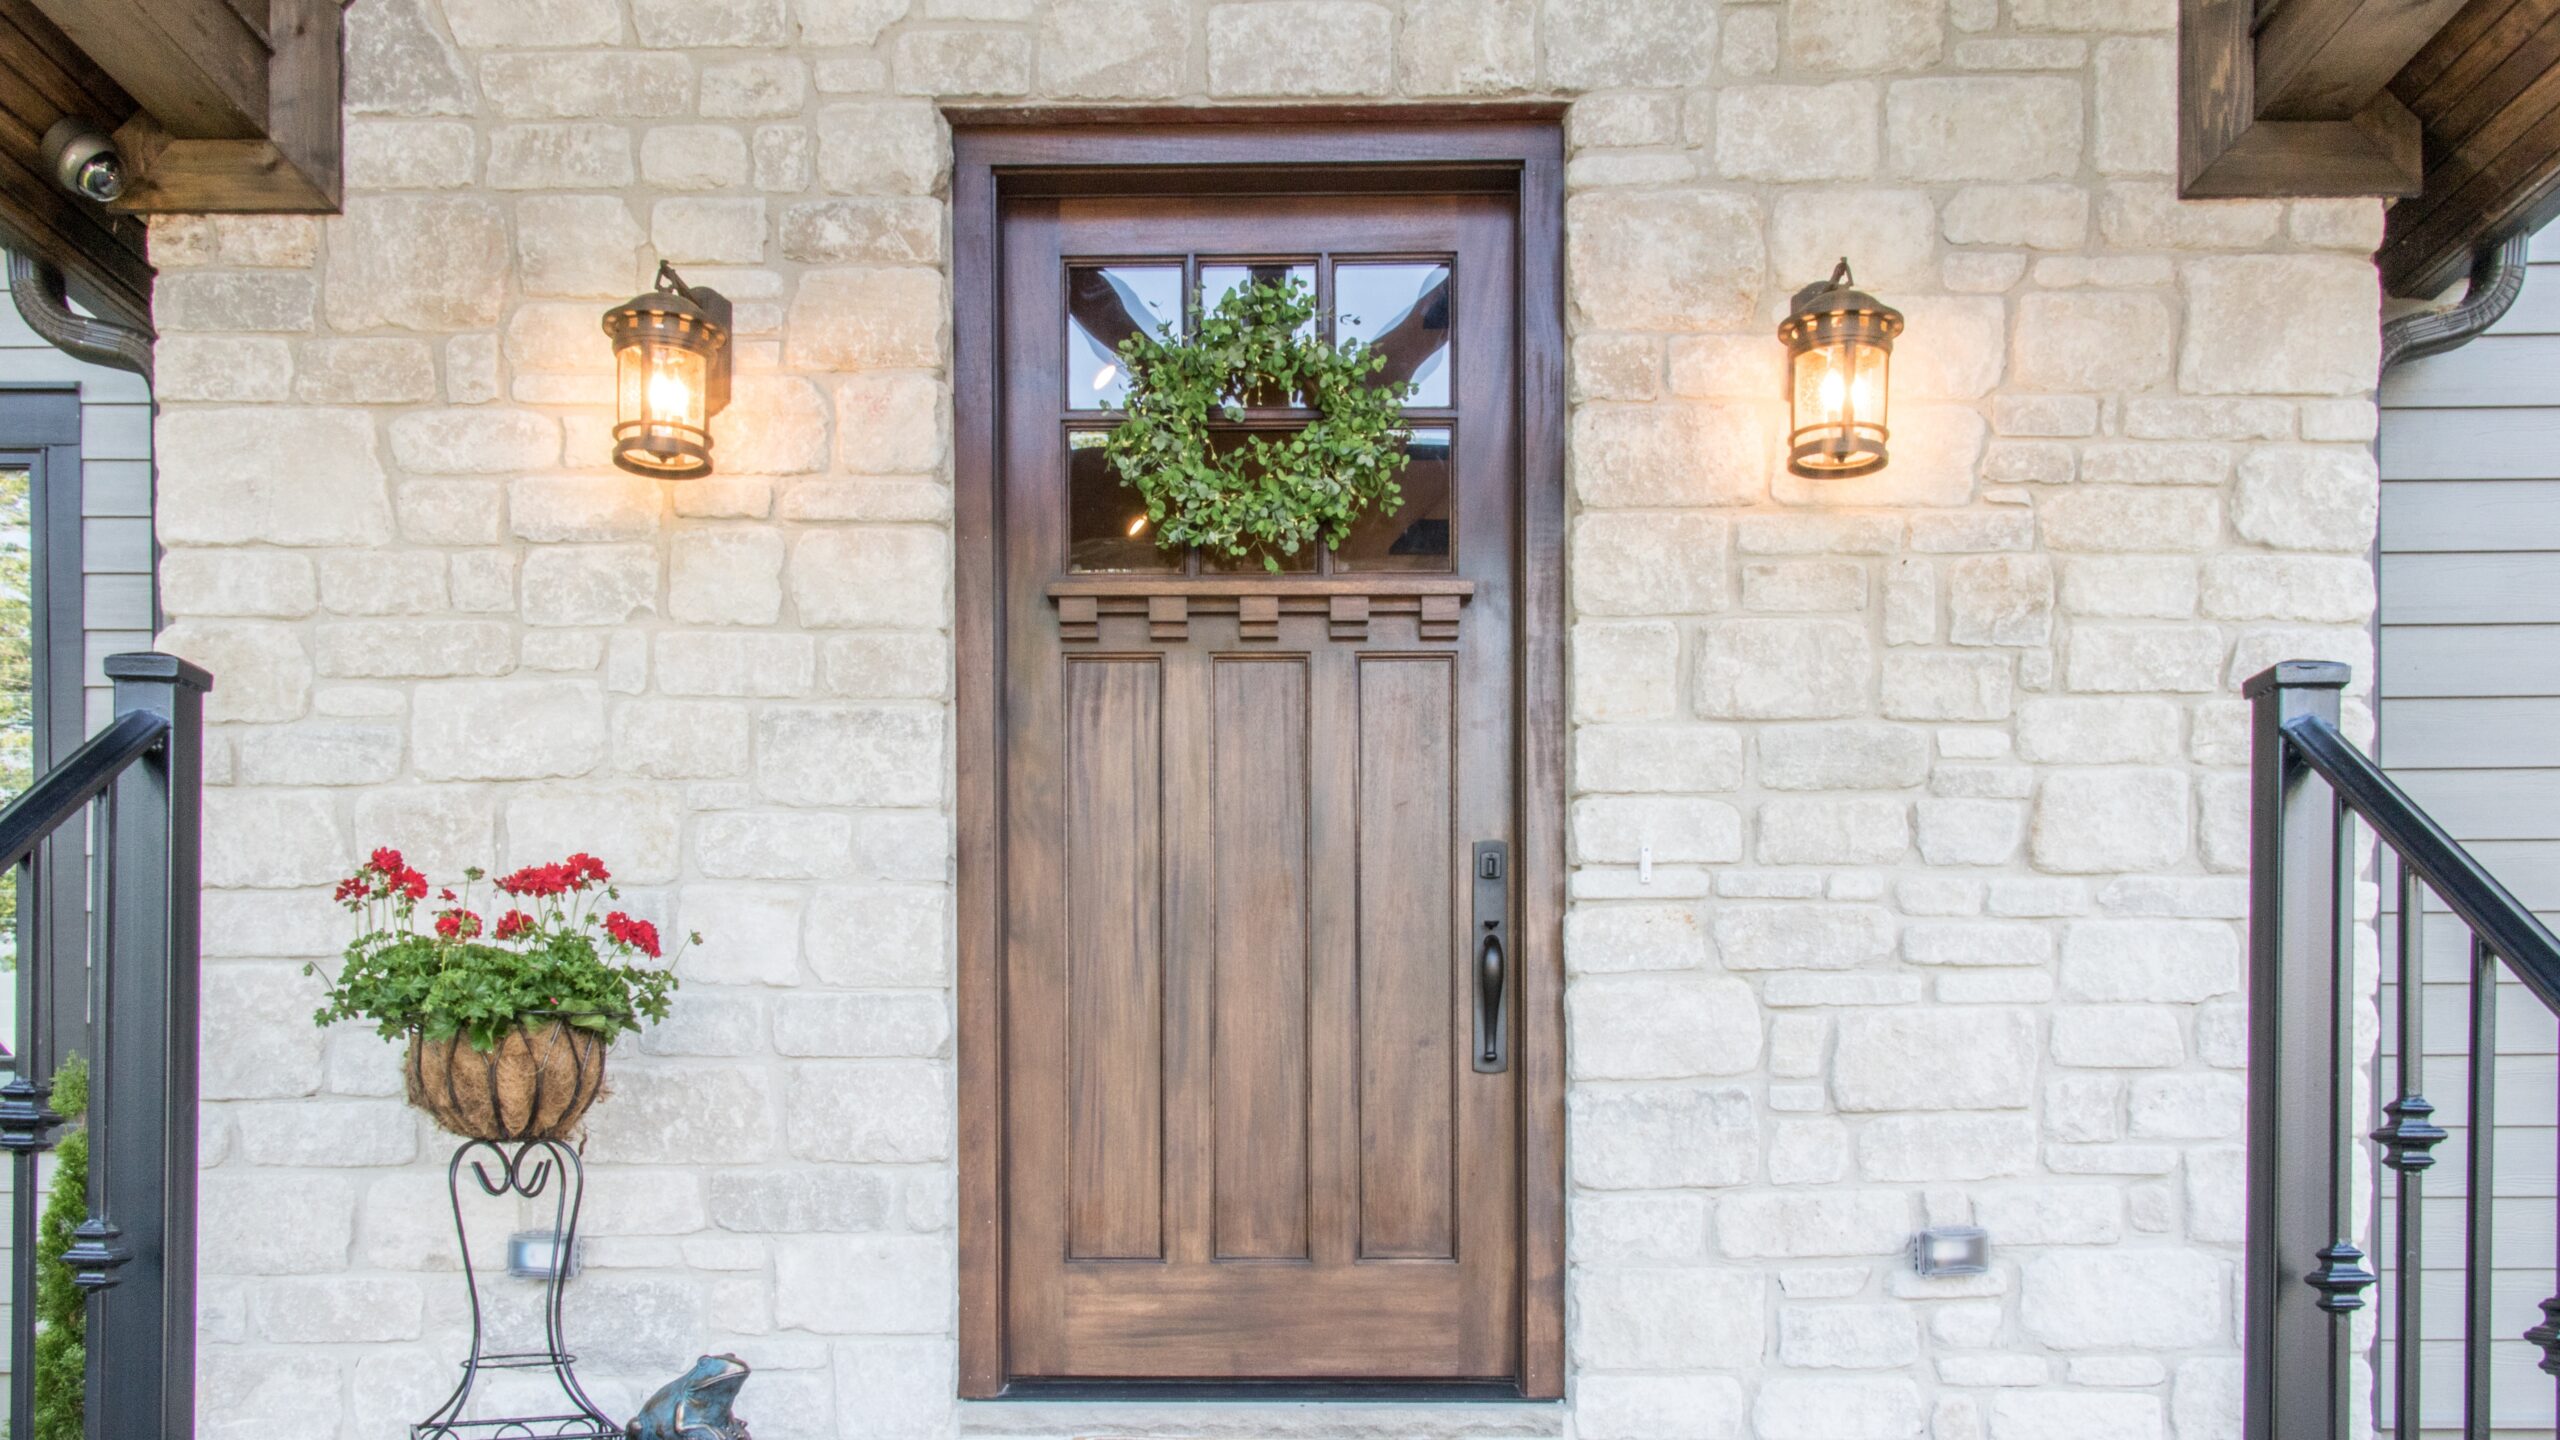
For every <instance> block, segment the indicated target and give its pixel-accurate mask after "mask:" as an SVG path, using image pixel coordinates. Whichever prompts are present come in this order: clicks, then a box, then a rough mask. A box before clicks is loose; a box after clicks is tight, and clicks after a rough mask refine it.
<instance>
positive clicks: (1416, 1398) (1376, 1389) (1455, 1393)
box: [989, 1380, 1560, 1405]
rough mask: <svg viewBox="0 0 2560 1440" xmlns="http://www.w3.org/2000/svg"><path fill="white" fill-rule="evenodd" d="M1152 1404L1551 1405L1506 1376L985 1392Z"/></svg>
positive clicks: (1032, 1386) (1062, 1386) (1026, 1385)
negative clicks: (1536, 1397) (1470, 1378)
mask: <svg viewBox="0 0 2560 1440" xmlns="http://www.w3.org/2000/svg"><path fill="white" fill-rule="evenodd" d="M989 1398H990V1400H991V1401H992V1402H997V1403H1001V1402H1004V1401H1023V1400H1075V1401H1095V1400H1118V1401H1145V1402H1152V1403H1175V1404H1187V1403H1199V1402H1212V1401H1215V1402H1234V1401H1245V1402H1251V1401H1270V1402H1282V1403H1305V1402H1310V1401H1329V1402H1332V1403H1335V1404H1346V1403H1347V1404H1361V1405H1377V1404H1418V1405H1502V1404H1508V1405H1554V1404H1558V1403H1560V1402H1558V1401H1554V1400H1531V1399H1529V1398H1527V1397H1526V1396H1523V1395H1522V1394H1521V1393H1520V1387H1519V1386H1518V1385H1517V1384H1515V1383H1513V1382H1512V1381H1509V1380H1013V1381H1008V1382H1006V1384H1005V1388H1004V1390H1003V1391H1002V1392H1001V1393H1000V1394H997V1395H994V1396H992V1397H989Z"/></svg>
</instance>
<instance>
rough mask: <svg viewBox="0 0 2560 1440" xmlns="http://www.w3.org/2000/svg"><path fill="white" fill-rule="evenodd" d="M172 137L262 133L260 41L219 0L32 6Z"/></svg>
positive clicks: (51, 0)
mask: <svg viewBox="0 0 2560 1440" xmlns="http://www.w3.org/2000/svg"><path fill="white" fill-rule="evenodd" d="M35 3H36V7H37V8H38V9H40V10H42V11H44V13H45V14H46V16H47V17H49V18H50V19H51V20H52V21H53V23H54V24H55V25H56V26H58V27H60V28H61V30H62V33H63V34H65V35H67V36H69V37H70V38H71V41H72V43H73V44H75V45H78V46H79V47H80V48H81V49H82V50H85V51H87V52H88V54H89V56H90V58H92V59H94V60H96V61H97V62H98V64H99V65H100V66H101V67H103V68H104V69H105V70H106V72H107V73H108V74H110V75H112V76H114V77H115V79H116V83H117V84H118V85H121V86H123V87H124V88H125V90H126V92H127V93H129V94H131V95H132V96H133V98H134V99H135V101H137V102H138V103H140V104H141V106H142V108H143V109H145V110H148V111H150V112H151V114H152V115H153V116H154V117H156V118H157V119H158V120H159V122H160V124H161V125H162V127H164V128H165V129H167V130H168V131H169V133H170V134H172V135H176V136H181V137H184V138H186V139H190V140H254V139H257V138H259V137H261V136H263V135H265V134H266V130H267V80H268V76H267V64H268V61H269V59H270V58H271V57H270V54H269V50H268V47H267V43H266V38H265V37H264V36H263V35H261V34H260V33H259V32H258V30H257V29H256V28H255V27H253V26H252V25H251V24H250V23H249V22H248V20H247V19H246V18H244V17H243V16H242V15H241V14H240V13H239V12H238V11H236V10H234V9H232V8H231V7H230V6H229V5H226V4H224V3H222V0H35Z"/></svg>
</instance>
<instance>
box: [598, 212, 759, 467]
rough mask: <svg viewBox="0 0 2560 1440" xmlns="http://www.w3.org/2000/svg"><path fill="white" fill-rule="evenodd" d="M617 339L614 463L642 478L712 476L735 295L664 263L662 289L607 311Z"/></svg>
mask: <svg viewBox="0 0 2560 1440" xmlns="http://www.w3.org/2000/svg"><path fill="white" fill-rule="evenodd" d="M604 333H605V334H607V335H609V336H611V337H613V366H614V387H613V388H614V403H615V415H614V426H613V463H614V464H616V465H619V466H621V467H622V468H623V469H625V470H628V471H630V472H632V473H633V474H635V475H654V476H656V477H657V478H659V479H661V480H693V479H698V478H700V477H701V476H704V475H708V474H710V473H711V428H710V427H711V417H712V416H714V415H717V414H719V413H720V412H721V410H722V409H724V408H726V407H727V405H728V403H729V300H728V297H726V296H724V295H722V294H721V293H720V292H719V291H717V290H706V289H702V288H699V287H696V286H692V285H687V284H686V283H684V278H683V277H682V276H680V275H678V274H676V272H675V267H673V266H671V265H668V264H666V263H664V262H663V261H662V262H660V264H659V266H658V284H657V288H656V289H654V290H651V291H650V292H649V293H648V294H646V295H636V296H633V297H632V298H631V299H629V300H626V301H624V302H622V303H621V304H619V305H616V306H614V307H613V308H612V309H610V310H607V311H606V312H604Z"/></svg>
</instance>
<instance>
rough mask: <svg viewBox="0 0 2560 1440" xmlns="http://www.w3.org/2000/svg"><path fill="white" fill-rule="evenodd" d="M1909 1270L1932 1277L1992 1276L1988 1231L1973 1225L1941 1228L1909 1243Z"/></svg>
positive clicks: (1921, 1234) (1922, 1233) (1924, 1232)
mask: <svg viewBox="0 0 2560 1440" xmlns="http://www.w3.org/2000/svg"><path fill="white" fill-rule="evenodd" d="M1911 1268H1912V1269H1914V1270H1917V1271H1919V1272H1920V1273H1921V1274H1923V1275H1926V1276H1930V1277H1932V1278H1936V1277H1940V1276H1948V1275H1987V1274H1989V1273H1991V1232H1989V1231H1987V1230H1983V1229H1979V1228H1977V1227H1975V1226H1972V1225H1941V1226H1938V1227H1937V1228H1935V1229H1930V1230H1923V1231H1921V1232H1920V1233H1919V1234H1918V1235H1915V1236H1913V1237H1912V1240H1911Z"/></svg>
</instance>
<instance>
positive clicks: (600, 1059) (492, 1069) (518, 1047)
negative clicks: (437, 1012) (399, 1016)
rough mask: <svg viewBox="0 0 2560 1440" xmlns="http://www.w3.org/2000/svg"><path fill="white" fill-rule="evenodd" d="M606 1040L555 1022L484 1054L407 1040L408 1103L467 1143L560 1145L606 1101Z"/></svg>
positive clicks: (509, 1036)
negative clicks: (544, 1142) (558, 1142)
mask: <svg viewBox="0 0 2560 1440" xmlns="http://www.w3.org/2000/svg"><path fill="white" fill-rule="evenodd" d="M606 1044H607V1037H605V1036H603V1035H600V1034H597V1033H596V1032H595V1031H592V1030H582V1029H579V1028H578V1027H576V1026H574V1025H567V1024H563V1023H561V1022H560V1021H557V1020H546V1021H542V1022H540V1023H538V1024H534V1025H528V1026H524V1027H521V1028H518V1029H514V1030H510V1031H508V1032H506V1033H505V1034H504V1035H501V1036H499V1037H498V1043H497V1044H496V1046H494V1047H493V1048H491V1049H488V1050H477V1049H474V1048H472V1045H471V1042H470V1041H469V1040H467V1039H465V1038H463V1037H462V1036H460V1035H455V1036H452V1037H450V1038H448V1039H443V1040H429V1039H427V1038H425V1037H424V1036H422V1035H418V1034H415V1033H412V1034H411V1035H410V1036H409V1055H408V1059H407V1061H406V1063H405V1064H404V1065H403V1066H402V1067H401V1068H402V1073H403V1074H404V1075H406V1077H407V1079H408V1088H409V1103H410V1104H412V1105H415V1106H417V1107H418V1108H419V1109H421V1110H424V1111H426V1112H427V1113H428V1114H429V1115H432V1116H434V1117H435V1121H436V1124H437V1125H438V1126H440V1127H442V1128H443V1129H444V1130H446V1131H448V1132H450V1133H452V1134H455V1135H460V1136H462V1137H464V1138H465V1139H470V1140H560V1139H565V1138H567V1137H568V1135H569V1134H570V1133H571V1132H572V1131H574V1130H576V1129H577V1128H578V1122H579V1121H580V1120H583V1119H584V1118H586V1113H587V1107H588V1106H589V1105H592V1104H594V1103H595V1102H596V1098H597V1097H598V1096H600V1095H602V1094H603V1093H604V1052H605V1046H606Z"/></svg>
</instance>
